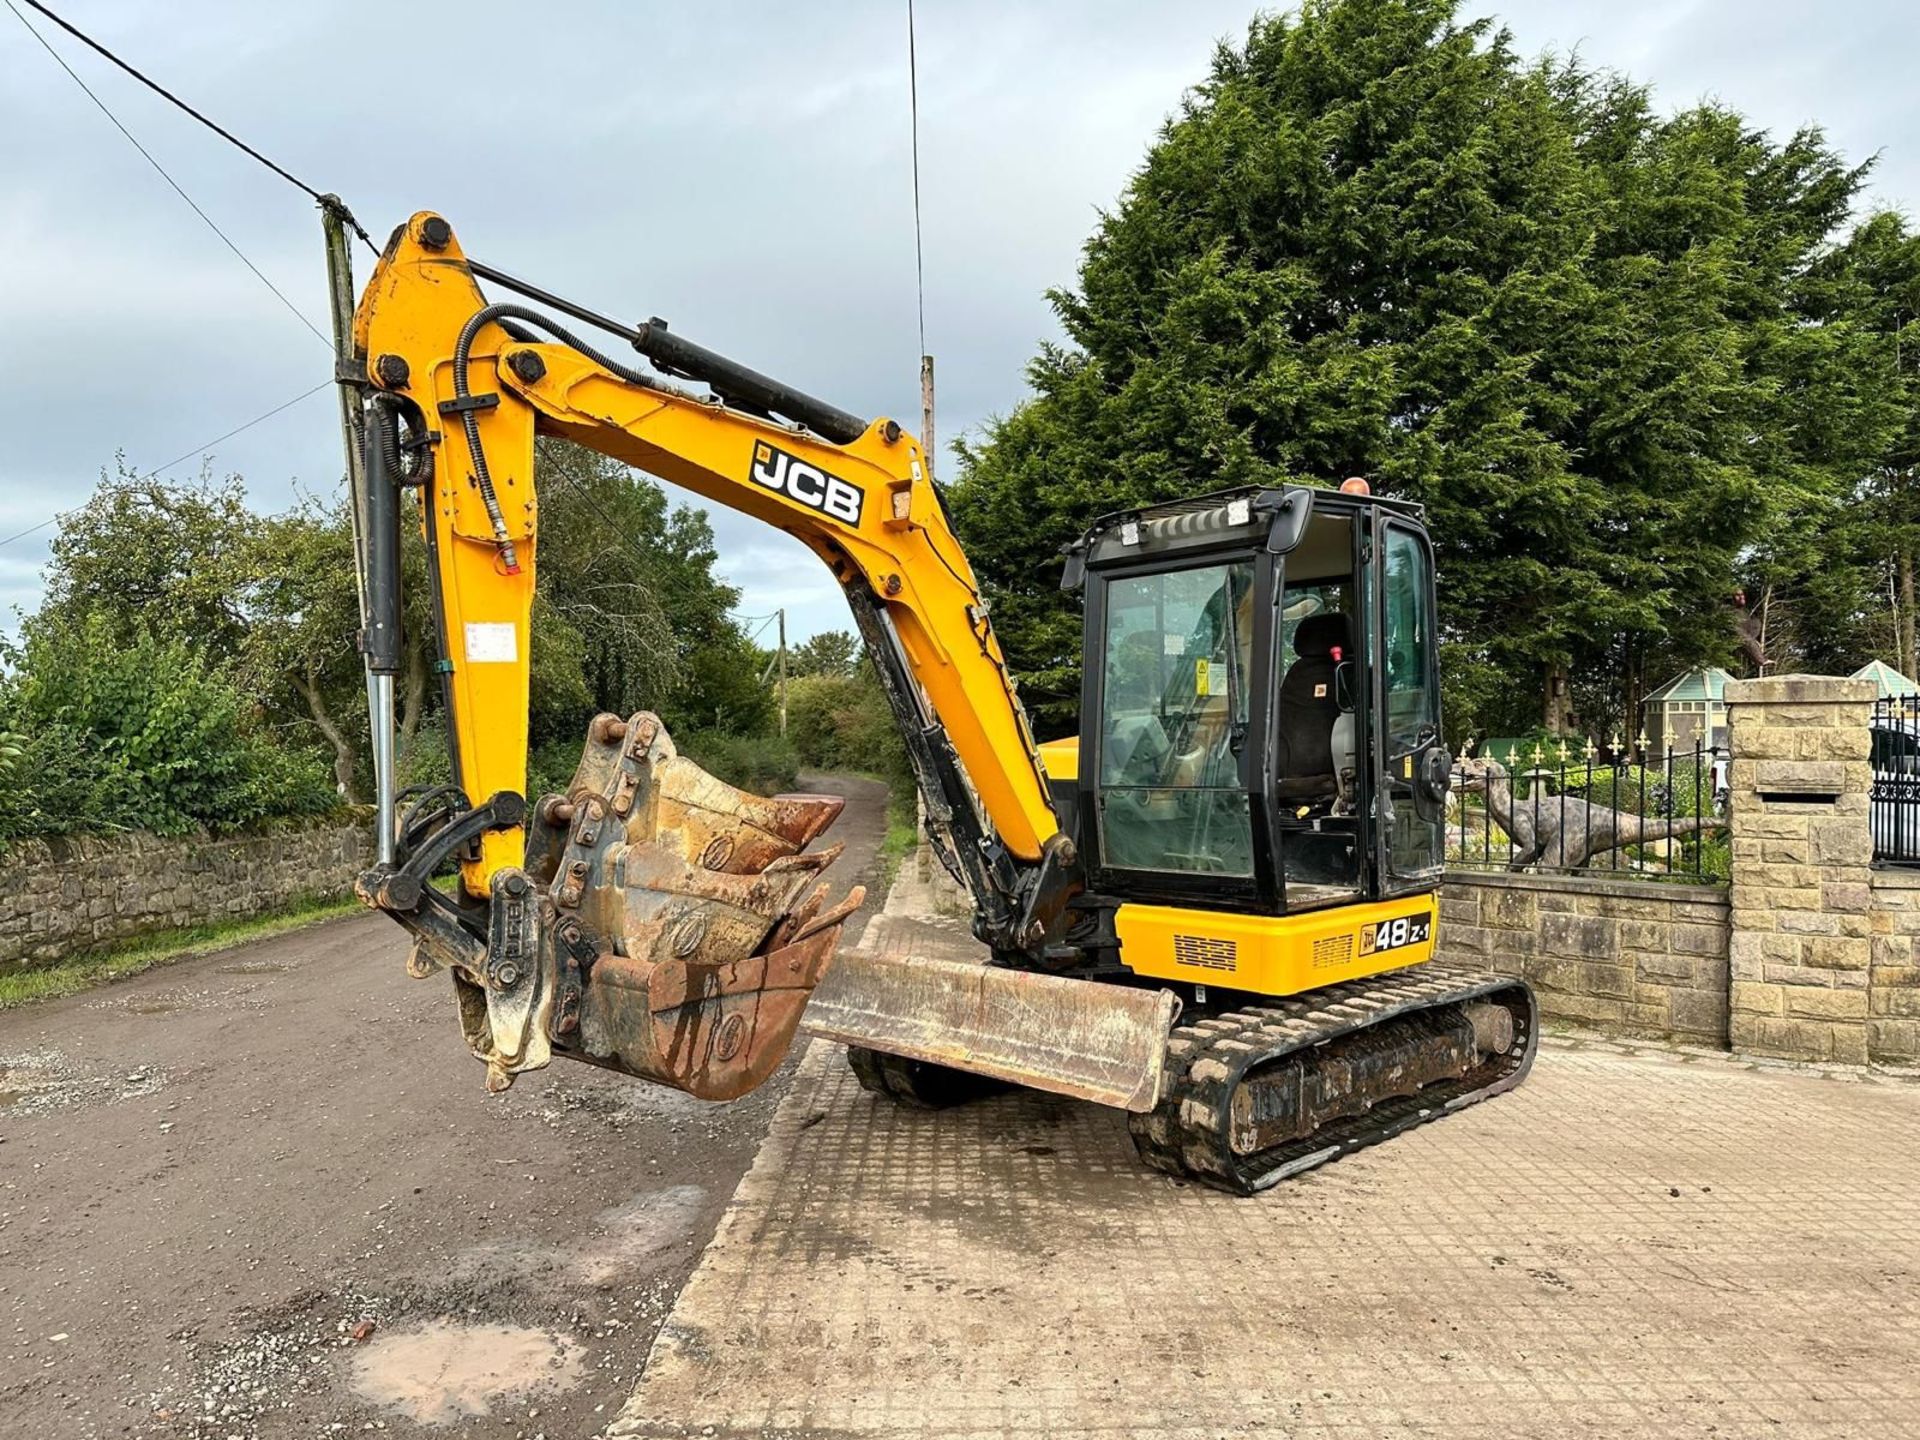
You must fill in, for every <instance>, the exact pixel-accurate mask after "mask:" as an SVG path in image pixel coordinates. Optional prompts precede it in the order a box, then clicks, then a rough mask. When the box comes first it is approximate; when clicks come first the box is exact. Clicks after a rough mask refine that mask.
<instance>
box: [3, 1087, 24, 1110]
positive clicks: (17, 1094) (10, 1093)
mask: <svg viewBox="0 0 1920 1440" xmlns="http://www.w3.org/2000/svg"><path fill="white" fill-rule="evenodd" d="M26 1098H27V1092H26V1091H24V1090H0V1110H4V1109H6V1108H7V1107H8V1106H9V1105H12V1104H15V1103H17V1102H18V1101H21V1100H24V1099H26Z"/></svg>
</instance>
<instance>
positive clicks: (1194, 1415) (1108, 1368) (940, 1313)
mask: <svg viewBox="0 0 1920 1440" xmlns="http://www.w3.org/2000/svg"><path fill="white" fill-rule="evenodd" d="M904 908H906V909H911V908H912V907H910V906H909V907H904ZM902 909H903V907H902V906H900V905H898V904H893V905H890V906H889V912H890V913H892V914H895V918H896V919H897V920H899V921H900V924H899V925H898V926H896V928H895V929H894V931H893V932H892V935H893V941H894V942H895V943H905V939H904V937H906V936H908V935H911V936H912V937H913V943H920V944H928V943H935V942H937V941H938V939H939V931H940V925H941V924H942V923H943V922H939V921H937V920H936V921H931V922H926V921H921V922H915V923H917V924H918V926H919V928H918V929H917V930H910V929H908V928H907V924H908V922H909V921H911V920H912V917H911V916H910V915H904V914H900V913H898V912H900V911H902ZM886 924H887V922H886V921H884V920H882V921H876V926H878V927H880V928H881V940H882V943H886V936H887V932H886V930H885V926H886ZM869 938H870V939H871V938H872V937H871V936H870V937H869ZM1917 1359H1920V1087H1916V1086H1915V1085H1914V1084H1912V1083H1910V1082H1903V1081H1900V1080H1897V1079H1886V1078H1877V1077H1872V1076H1867V1075H1862V1074H1848V1073H1830V1074H1823V1073H1811V1072H1805V1071H1794V1070H1787V1069H1781V1068H1760V1067H1754V1066H1751V1065H1748V1064H1744V1063H1741V1062H1738V1061H1735V1060H1732V1059H1729V1058H1725V1057H1718V1056H1706V1055H1689V1054H1678V1053H1671V1052H1665V1051H1659V1050H1652V1049H1634V1048H1632V1047H1627V1046H1621V1045H1614V1044H1609V1043H1605V1042H1599V1041H1595V1040H1590V1039H1580V1038H1571V1039H1570V1038H1566V1037H1555V1038H1550V1039H1549V1040H1548V1042H1547V1044H1546V1046H1545V1047H1544V1049H1543V1051H1542V1054H1541V1057H1540V1060H1539V1062H1538V1063H1537V1065H1536V1067H1535V1069H1534V1072H1533V1074H1532V1076H1531V1077H1530V1078H1529V1079H1528V1081H1527V1083H1526V1084H1525V1085H1524V1086H1522V1087H1521V1088H1520V1089H1519V1090H1518V1091H1516V1092H1514V1093H1513V1094H1511V1095H1508V1096H1505V1097H1502V1098H1500V1099H1497V1100H1495V1101H1492V1102H1490V1103H1487V1104H1484V1105H1480V1106H1476V1107H1474V1108H1473V1109H1471V1110H1468V1111H1466V1112H1463V1113H1461V1114H1459V1115H1456V1116H1454V1117H1452V1118H1449V1119H1447V1120H1445V1121H1443V1122H1440V1123H1436V1124H1433V1125H1430V1126H1427V1127H1424V1128H1422V1129H1420V1130H1418V1131H1415V1132H1413V1133H1411V1134H1409V1135H1406V1136H1403V1137H1401V1138H1400V1139H1397V1140H1395V1141H1392V1142H1391V1143H1389V1144H1386V1145H1382V1146H1380V1147H1378V1148H1375V1149H1372V1150H1368V1151H1365V1152H1362V1153H1361V1154H1359V1155H1357V1156H1354V1157H1352V1158H1350V1159H1347V1160H1344V1161H1342V1162H1340V1163H1339V1164H1337V1165H1334V1166H1331V1167H1329V1168H1327V1169H1325V1170H1321V1171H1316V1172H1313V1173H1312V1174H1310V1175H1308V1176H1306V1177H1303V1178H1301V1179H1298V1180H1295V1181H1291V1182H1288V1183H1287V1184H1284V1185H1282V1186H1280V1187H1278V1188H1277V1189H1275V1190H1273V1191H1271V1192H1269V1193H1267V1194H1265V1195H1263V1196H1260V1197H1258V1198H1255V1199H1250V1200H1249V1199H1237V1198H1234V1197H1230V1196H1226V1195H1221V1194H1217V1193H1215V1192H1212V1191H1209V1190H1206V1189H1203V1188H1200V1187H1197V1186H1192V1185H1187V1184H1182V1183H1180V1182H1178V1181H1174V1180H1172V1179H1170V1178H1168V1177H1165V1176H1161V1175H1157V1174H1154V1173H1151V1172H1148V1171H1145V1170H1143V1169H1142V1168H1141V1167H1140V1165H1139V1164H1138V1162H1137V1161H1136V1159H1135V1157H1134V1153H1133V1148H1132V1145H1131V1142H1130V1141H1129V1139H1128V1137H1127V1132H1126V1125H1125V1121H1124V1118H1123V1117H1122V1116H1120V1115H1119V1114H1117V1113H1116V1112H1113V1111H1109V1110H1104V1109H1101V1108H1098V1107H1094V1106H1089V1105H1083V1104H1078V1103H1075V1102H1071V1101H1066V1100H1061V1099H1056V1098H1054V1097H1051V1096H1046V1095H1040V1094H1035V1093H1031V1092H1026V1093H1018V1094H1010V1095H1007V1096H1004V1097H1001V1098H997V1099H994V1100H990V1101H986V1102H983V1103H980V1104H976V1105H973V1106H970V1107H966V1108H962V1109H958V1110H951V1111H946V1112H942V1113H929V1112H923V1111H912V1110H905V1109H900V1108H896V1107H894V1106H892V1105H890V1104H887V1103H885V1102H881V1101H878V1100H876V1099H874V1098H873V1097H871V1096H868V1095H866V1094H865V1093H863V1092H862V1091H861V1090H860V1089H859V1087H858V1085H857V1084H856V1083H855V1081H854V1079H853V1077H852V1075H851V1074H850V1073H849V1072H848V1071H847V1068H846V1065H845V1063H844V1059H843V1052H842V1051H841V1050H840V1048H839V1047H838V1046H834V1045H830V1044H828V1043H827V1042H824V1041H817V1042H815V1043H814V1044H813V1046H812V1048H811V1050H810V1051H809V1053H808V1054H807V1056H806V1058H805V1060H804V1062H803V1064H802V1066H801V1069H800V1072H799V1075H798V1077H797V1080H796V1083H795V1085H794V1087H793V1089H792V1090H791V1092H790V1093H789V1095H788V1096H787V1098H786V1099H785V1101H784V1102H783V1103H782V1106H781V1108H780V1111H779V1112H778V1114H777V1115H776V1117H775V1120H774V1123H773V1126H772V1129H771V1132H770V1134H769V1138H768V1140H767V1141H766V1143H765V1145H764V1146H763V1148H762V1150H761V1152H760V1154H759V1156H758V1158H757V1160H756V1162H755V1164H754V1166H753V1168H752V1170H751V1171H750V1172H749V1173H748V1175H747V1177H746V1178H745V1179H744V1180H743V1181H742V1182H741V1185H740V1188H739V1190H738V1192H737V1193H736V1195H735V1197H734V1201H733V1203H732V1205H731V1206H730V1207H729V1209H728V1211H727V1212H726V1214H725V1215H724V1216H723V1217H722V1219H721V1221H720V1224H719V1226H718V1229H717V1231H716V1234H715V1237H714V1240H713V1243H712V1244H711V1246H710V1247H709V1248H708V1250H707V1252H706V1254H705V1255H704V1257H703V1258H702V1260H701V1262H700V1264H699V1266H698V1268H697V1269H696V1271H695V1273H694V1275H693V1277H692V1279H691V1280H690V1281H689V1283H688V1284H687V1286H686V1288H685V1290H684V1291H683V1292H682V1293H681V1295H680V1298H679V1301H678V1303H677V1304H676V1306H675V1307H674V1310H673V1312H672V1314H671V1315H670V1316H669V1318H668V1319H667V1321H666V1323H665V1325H664V1326H663V1328H662V1330H661V1332H660V1335H659V1338H658V1339H657V1340H656V1342H655V1345H654V1347H653V1351H652V1353H651V1356H650V1357H649V1360H648V1364H647V1367H646V1370H645V1372H644V1375H643V1377H642V1379H641V1382H640V1384H639V1387H638V1389H637V1390H636V1391H635V1393H634V1396H633V1398H632V1400H631V1402H630V1403H629V1404H628V1405H627V1406H626V1408H625V1410H624V1412H623V1414H622V1415H621V1417H620V1419H619V1420H618V1421H617V1422H616V1423H615V1424H614V1425H613V1427H612V1429H611V1431H610V1433H611V1434H612V1435H614V1436H621V1437H629V1436H648V1437H653V1436H659V1437H680V1436H689V1435H691V1436H715V1437H745V1436H752V1437H813V1436H821V1437H855V1436H859V1437H940V1440H949V1437H951V1440H961V1437H1039V1436H1046V1437H1061V1440H1095V1437H1098V1440H1135V1437H1140V1440H1144V1437H1181V1440H1187V1437H1215V1436H1223V1435H1269V1436H1292V1437H1323V1436H1325V1437H1334V1436H1340V1437H1357V1436H1382V1435H1396V1436H1398V1435H1419V1436H1429V1437H1432V1436H1486V1435H1496V1434H1497V1435H1504V1436H1545V1435H1552V1436H1556V1437H1560V1436H1589V1435H1592V1436H1598V1435H1607V1436H1640V1435H1689V1436H1692V1435H1718V1436H1737V1437H1745V1436H1774V1437H1792V1436H1867V1435H1872V1436H1907V1435H1914V1436H1920V1364H1916V1360H1917Z"/></svg>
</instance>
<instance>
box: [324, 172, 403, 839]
mask: <svg viewBox="0 0 1920 1440" xmlns="http://www.w3.org/2000/svg"><path fill="white" fill-rule="evenodd" d="M346 217H347V207H346V206H345V205H344V204H342V203H341V200H340V197H339V196H337V195H323V196H321V197H320V226H321V230H322V232H323V233H324V235H325V237H326V246H327V309H328V312H329V315H330V318H331V319H332V321H333V378H334V380H335V381H336V382H337V383H336V386H335V388H336V389H337V390H338V391H339V394H340V441H341V444H342V445H344V446H345V447H346V452H347V500H348V503H347V519H348V522H349V527H350V528H351V530H352V532H353V571H354V587H353V589H354V598H355V599H356V600H357V601H358V602H359V606H360V630H361V633H362V634H363V635H364V634H365V633H366V629H367V524H368V515H367V502H368V494H367V445H366V440H367V434H366V427H367V421H366V413H365V411H364V410H362V408H361V405H360V389H359V386H358V385H357V384H355V383H354V381H355V378H357V377H355V376H354V372H353V370H352V360H353V250H352V248H351V245H350V243H349V241H348V237H347V219H346ZM366 675H367V719H368V722H369V724H370V726H371V728H372V731H373V772H374V773H373V784H374V792H375V803H376V805H377V807H378V810H379V819H378V822H377V826H376V828H377V833H376V834H375V836H374V844H375V846H376V847H377V851H378V855H379V858H380V859H381V861H383V862H390V861H391V860H392V859H393V839H394V837H393V807H394V754H393V677H392V676H391V675H376V674H374V672H373V668H372V666H371V665H369V666H368V667H367V672H366Z"/></svg>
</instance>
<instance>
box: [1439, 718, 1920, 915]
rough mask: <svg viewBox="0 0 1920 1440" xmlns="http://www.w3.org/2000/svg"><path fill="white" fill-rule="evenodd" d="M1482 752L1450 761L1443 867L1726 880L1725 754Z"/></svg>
mask: <svg viewBox="0 0 1920 1440" xmlns="http://www.w3.org/2000/svg"><path fill="white" fill-rule="evenodd" d="M1494 751H1495V753H1492V754H1482V755H1475V756H1471V757H1467V758H1463V759H1460V760H1458V761H1456V762H1455V765H1454V772H1453V785H1452V788H1451V790H1450V791H1449V793H1448V797H1447V864H1448V866H1449V867H1450V868H1455V869H1479V870H1532V871H1555V872H1562V873H1574V872H1579V873H1582V874H1594V873H1600V874H1608V875H1618V876H1620V877H1621V878H1623V879H1626V878H1634V879H1649V880H1685V881H1693V882H1713V881H1724V880H1726V879H1727V878H1728V875H1729V872H1730V856H1729V847H1728V842H1727V834H1726V809H1727V772H1728V759H1729V757H1728V753H1727V750H1726V749H1725V747H1722V746H1713V745H1708V744H1706V743H1704V742H1695V743H1694V744H1693V745H1691V746H1689V747H1685V748H1676V747H1673V746H1669V747H1667V748H1666V749H1665V750H1664V751H1660V752H1651V751H1650V750H1649V747H1648V744H1647V738H1646V736H1644V735H1642V736H1640V737H1639V739H1638V741H1637V742H1636V743H1635V744H1634V745H1632V746H1629V745H1628V744H1627V743H1626V742H1625V740H1624V739H1623V738H1622V737H1615V739H1614V741H1613V743H1612V744H1611V745H1610V746H1608V747H1607V748H1606V749H1605V750H1603V749H1602V748H1601V747H1600V746H1598V745H1596V744H1595V743H1594V742H1592V741H1590V740H1589V741H1578V740H1574V741H1568V740H1560V741H1551V742H1548V741H1537V742H1527V743H1523V744H1520V745H1513V746H1509V747H1507V748H1506V749H1505V751H1504V753H1502V749H1501V747H1500V746H1495V747H1494ZM1914 778H1915V782H1916V784H1917V785H1920V774H1916V775H1915V777H1914ZM1916 819H1917V820H1920V816H1917V817H1916Z"/></svg>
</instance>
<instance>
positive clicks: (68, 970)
mask: <svg viewBox="0 0 1920 1440" xmlns="http://www.w3.org/2000/svg"><path fill="white" fill-rule="evenodd" d="M364 908H365V907H364V906H362V905H361V904H360V902H359V901H358V900H355V899H354V898H353V897H351V896H347V897H345V898H343V899H339V900H309V901H304V902H301V903H297V904H294V905H291V906H289V907H287V908H286V909H284V910H276V911H273V912H272V913H271V914H267V915H255V916H254V917H252V918H251V919H248V920H229V921H222V922H220V923H218V924H213V925H194V926H190V927H189V928H187V929H185V930H162V931H159V932H157V933H155V934H152V935H143V936H142V937H141V938H140V939H138V940H133V941H129V942H128V943H127V944H125V945H120V946H115V947H114V948H112V949H110V950H96V951H93V952H92V953H90V954H86V955H76V956H74V957H73V958H72V959H71V960H62V961H60V962H59V963H58V964H55V965H48V966H46V967H44V968H42V969H38V970H21V971H16V972H14V973H12V974H8V975H0V1010H11V1009H14V1008H16V1007H18V1006H21V1005H31V1004H33V1003H34V1002H36V1001H40V1000H52V999H55V998H57V997H58V996H61V995H71V994H73V993H74V992H75V991H76V990H87V989H91V988H92V987H93V986H95V985H105V984H108V983H109V982H111V981H114V980H125V979H127V978H128V977H129V976H132V975H138V974H140V973H141V972H142V971H145V970H152V969H154V968H155V967H156V966H160V965H171V964H173V963H174V962H175V961H176V960H186V959H189V958H190V957H192V956H195V955H211V954H213V953H215V952H216V951H220V950H231V949H232V948H233V947H234V946H236V945H245V944H247V943H248V942H249V941H252V940H265V939H267V938H268V937H269V936H273V935H284V934H286V933H287V932H288V931H290V930H302V929H305V928H306V927H307V926H309V925H312V924H315V923H317V922H318V921H321V920H331V919H333V918H334V917H335V916H337V915H349V914H352V913H353V912H354V911H356V910H361V909H364Z"/></svg>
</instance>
